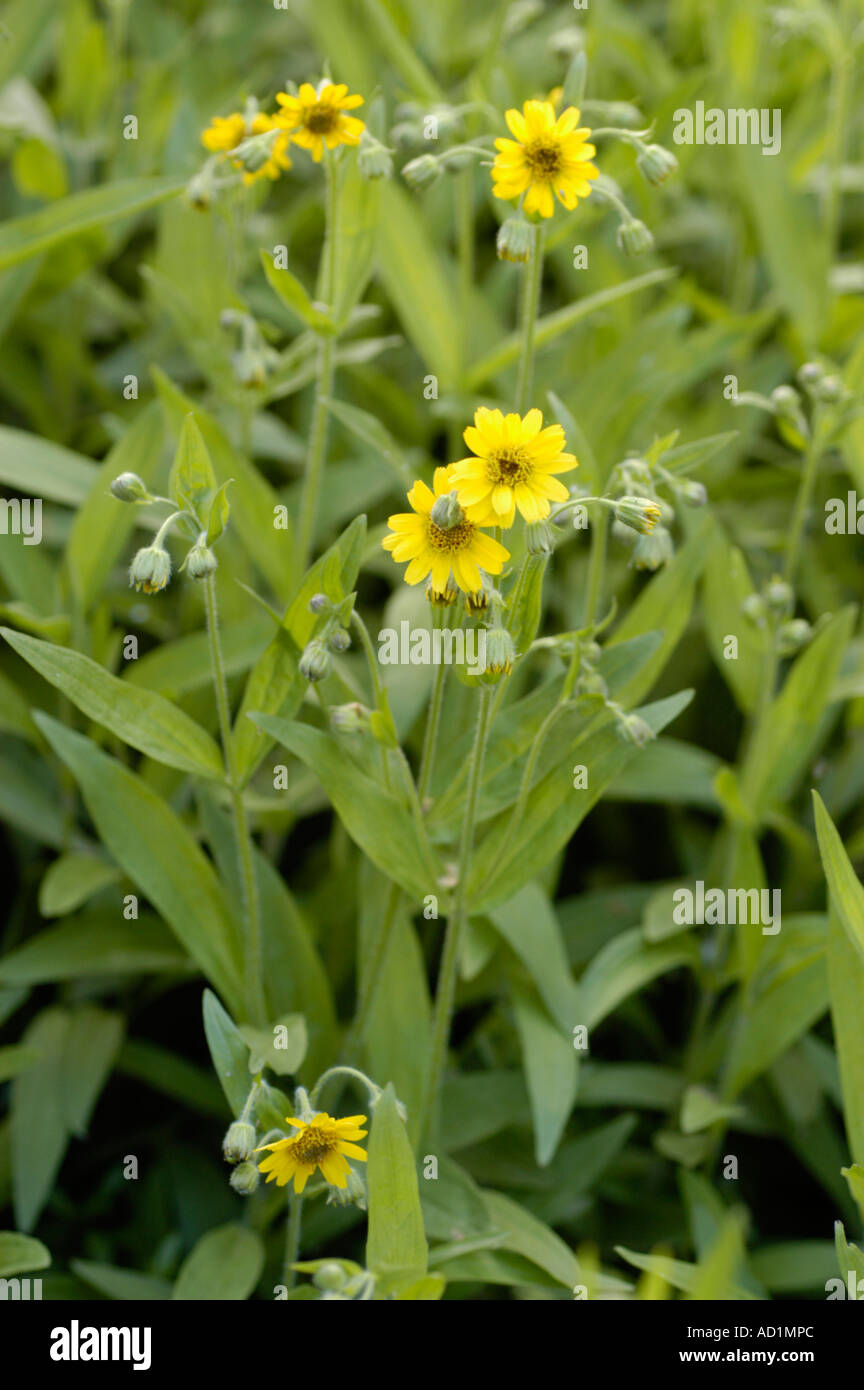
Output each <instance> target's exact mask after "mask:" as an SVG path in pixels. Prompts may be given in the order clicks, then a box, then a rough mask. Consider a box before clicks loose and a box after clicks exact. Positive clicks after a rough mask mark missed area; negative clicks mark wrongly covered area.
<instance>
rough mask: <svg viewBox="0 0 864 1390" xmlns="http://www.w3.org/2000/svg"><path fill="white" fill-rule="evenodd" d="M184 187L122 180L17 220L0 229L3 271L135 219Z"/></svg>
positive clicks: (173, 183)
mask: <svg viewBox="0 0 864 1390" xmlns="http://www.w3.org/2000/svg"><path fill="white" fill-rule="evenodd" d="M183 187H184V184H183V182H182V181H180V180H178V179H175V178H138V179H123V180H121V182H119V183H109V184H108V185H107V186H101V187H100V186H98V185H97V186H96V187H95V188H86V189H84V190H83V191H82V192H80V193H72V194H71V195H70V196H69V197H68V198H63V199H62V200H61V201H60V202H59V203H54V204H52V206H51V207H47V208H41V209H40V211H39V212H30V213H27V214H26V215H25V216H24V217H14V218H12V220H11V221H8V222H6V223H5V224H4V225H3V226H2V227H0V270H5V269H6V267H7V266H10V265H16V264H17V263H18V261H24V260H27V258H28V257H29V256H36V255H38V254H39V253H40V252H41V251H46V250H48V248H49V247H51V246H58V245H59V244H60V243H61V242H63V241H66V240H67V239H68V238H69V237H73V236H78V234H79V233H80V232H86V231H89V230H90V229H91V228H92V227H104V226H106V225H107V224H108V223H109V222H116V221H117V220H118V219H119V218H124V217H130V218H131V217H135V216H137V214H138V213H140V212H145V211H146V210H147V209H148V208H152V207H155V205H156V204H157V203H162V202H164V201H165V199H166V198H173V197H174V196H175V194H177V193H179V192H180V191H181V190H182V189H183Z"/></svg>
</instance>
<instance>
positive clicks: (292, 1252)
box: [282, 1193, 303, 1289]
mask: <svg viewBox="0 0 864 1390" xmlns="http://www.w3.org/2000/svg"><path fill="white" fill-rule="evenodd" d="M290 1202H291V1206H290V1209H289V1212H288V1223H287V1228H286V1231H285V1267H284V1269H283V1272H282V1282H283V1284H284V1285H285V1287H286V1288H288V1289H293V1287H294V1285H295V1284H296V1283H297V1271H296V1269H292V1268H291V1266H292V1265H295V1264H296V1263H297V1260H298V1259H299V1256H300V1228H301V1226H302V1223H303V1196H302V1194H301V1195H300V1196H299V1197H298V1196H297V1194H296V1193H294V1194H293V1195H292V1196H291V1198H290Z"/></svg>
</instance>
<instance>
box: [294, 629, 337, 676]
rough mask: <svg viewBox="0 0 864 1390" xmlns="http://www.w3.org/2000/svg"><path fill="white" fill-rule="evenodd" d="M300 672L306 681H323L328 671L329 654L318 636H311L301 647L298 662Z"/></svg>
mask: <svg viewBox="0 0 864 1390" xmlns="http://www.w3.org/2000/svg"><path fill="white" fill-rule="evenodd" d="M299 667H300V674H301V676H302V677H303V679H304V680H307V681H323V679H324V677H325V676H327V675H329V672H330V654H329V652H328V651H327V648H326V646H325V645H324V643H323V642H322V641H321V640H320V639H319V638H313V640H312V641H311V642H308V643H307V644H306V646H305V647H304V649H303V655H302V656H301V658H300V662H299Z"/></svg>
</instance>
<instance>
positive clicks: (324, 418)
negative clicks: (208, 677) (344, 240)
mask: <svg viewBox="0 0 864 1390" xmlns="http://www.w3.org/2000/svg"><path fill="white" fill-rule="evenodd" d="M326 167H327V227H326V231H325V234H324V251H323V256H322V274H321V295H322V298H323V300H324V302H325V304H326V305H327V307H328V309H330V310H331V311H332V310H333V309H334V307H335V299H336V245H337V241H338V237H339V177H338V171H337V169H336V167H335V164H334V162H333V159H332V157H328V159H327V160H326ZM335 351H336V339H335V335H333V334H322V335H321V337H320V338H319V340H318V361H317V365H316V371H315V403H314V405H313V407H312V426H311V429H310V432H309V450H308V454H307V457H306V473H305V477H304V479H303V492H302V495H301V498H300V515H299V518H298V522H297V554H298V557H299V573H300V574H303V573H305V571H306V568H307V566H308V564H309V560H310V557H311V554H312V545H313V542H314V539H315V523H316V520H317V517H318V500H319V497H320V493H321V481H322V478H323V476H324V458H325V454H326V451H327V425H328V420H329V409H328V404H327V402H328V400H329V397H330V395H331V392H332V390H333V377H334V372H335Z"/></svg>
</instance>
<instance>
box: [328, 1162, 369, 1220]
mask: <svg viewBox="0 0 864 1390" xmlns="http://www.w3.org/2000/svg"><path fill="white" fill-rule="evenodd" d="M327 1205H328V1206H334V1207H350V1206H355V1207H359V1209H360V1210H361V1211H365V1210H366V1186H365V1184H364V1182H363V1179H362V1178H361V1176H360V1174H359V1173H358V1172H357V1171H356V1169H354V1168H349V1169H348V1172H347V1173H346V1174H345V1186H344V1187H331V1188H330V1190H329V1191H328V1193H327Z"/></svg>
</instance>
